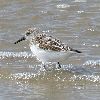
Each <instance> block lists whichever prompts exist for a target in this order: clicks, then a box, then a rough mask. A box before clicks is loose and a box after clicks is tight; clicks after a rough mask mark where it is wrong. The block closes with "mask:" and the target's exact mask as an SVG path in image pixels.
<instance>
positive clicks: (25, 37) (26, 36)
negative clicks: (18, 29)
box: [14, 28, 39, 44]
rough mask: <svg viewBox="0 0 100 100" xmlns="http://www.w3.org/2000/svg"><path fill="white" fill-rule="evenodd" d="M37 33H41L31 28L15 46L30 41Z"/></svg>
mask: <svg viewBox="0 0 100 100" xmlns="http://www.w3.org/2000/svg"><path fill="white" fill-rule="evenodd" d="M37 33H39V31H38V29H37V28H29V29H28V30H26V31H25V35H24V36H23V37H21V38H20V39H18V40H17V41H16V42H14V44H17V43H19V42H21V41H23V40H29V39H31V38H32V37H34V36H35V35H36V34H37Z"/></svg>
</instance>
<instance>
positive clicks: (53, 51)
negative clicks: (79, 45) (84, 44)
mask: <svg viewBox="0 0 100 100" xmlns="http://www.w3.org/2000/svg"><path fill="white" fill-rule="evenodd" d="M23 40H28V41H29V46H30V49H31V51H32V53H33V54H34V55H35V56H36V58H37V59H38V60H39V61H41V62H42V64H43V65H44V68H45V64H46V63H47V62H56V63H57V64H58V67H59V68H61V65H60V62H61V61H62V60H66V59H67V58H68V56H69V55H70V54H72V53H82V52H81V51H79V50H76V49H73V48H71V47H69V46H68V45H66V44H65V43H63V42H61V41H60V40H59V39H57V38H54V37H53V36H50V35H47V34H46V33H43V32H40V31H39V30H38V29H37V28H29V29H28V30H27V31H25V35H24V36H23V37H22V38H20V39H19V40H17V41H16V42H14V44H17V43H19V42H21V41H23Z"/></svg>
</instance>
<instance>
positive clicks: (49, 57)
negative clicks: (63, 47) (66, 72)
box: [30, 45, 72, 63]
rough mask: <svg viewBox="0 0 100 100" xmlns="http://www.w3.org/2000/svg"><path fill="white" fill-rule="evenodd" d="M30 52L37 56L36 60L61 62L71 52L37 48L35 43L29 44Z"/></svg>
mask: <svg viewBox="0 0 100 100" xmlns="http://www.w3.org/2000/svg"><path fill="white" fill-rule="evenodd" d="M30 49H31V51H32V53H33V54H34V55H35V56H36V57H37V59H38V60H40V61H42V62H43V63H46V62H62V61H64V60H66V59H67V58H68V57H69V56H70V55H71V54H72V52H69V51H68V52H63V51H62V52H58V51H50V50H43V49H40V48H38V47H37V46H35V45H32V46H30Z"/></svg>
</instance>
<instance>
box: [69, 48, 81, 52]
mask: <svg viewBox="0 0 100 100" xmlns="http://www.w3.org/2000/svg"><path fill="white" fill-rule="evenodd" d="M70 51H73V52H76V53H82V52H81V51H79V50H76V49H72V48H70Z"/></svg>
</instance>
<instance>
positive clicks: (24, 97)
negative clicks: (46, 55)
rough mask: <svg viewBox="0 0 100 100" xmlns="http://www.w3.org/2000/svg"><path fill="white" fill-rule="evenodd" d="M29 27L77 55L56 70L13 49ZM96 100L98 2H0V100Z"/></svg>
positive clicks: (20, 47) (99, 95)
mask: <svg viewBox="0 0 100 100" xmlns="http://www.w3.org/2000/svg"><path fill="white" fill-rule="evenodd" d="M29 27H38V28H40V30H41V31H44V32H46V33H47V34H50V35H53V36H55V37H57V38H59V39H61V40H62V41H63V42H65V43H66V44H69V46H71V47H73V48H76V49H79V50H81V51H82V52H83V54H79V55H74V56H72V57H70V58H68V59H67V60H66V62H64V64H62V69H61V70H57V69H56V68H55V67H56V65H55V64H49V65H47V69H48V70H47V71H45V70H44V69H43V68H42V66H41V62H39V61H37V60H36V58H35V57H34V55H33V54H32V53H31V52H30V49H29V46H28V43H27V42H22V43H20V44H17V45H14V44H13V43H14V42H15V41H16V40H17V39H19V38H20V37H21V36H23V35H24V31H25V30H26V29H27V28H29ZM66 99H68V100H86V99H88V100H100V1H99V0H65V1H64V0H17V1H16V0H13V1H12V0H1V1H0V100H66Z"/></svg>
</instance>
